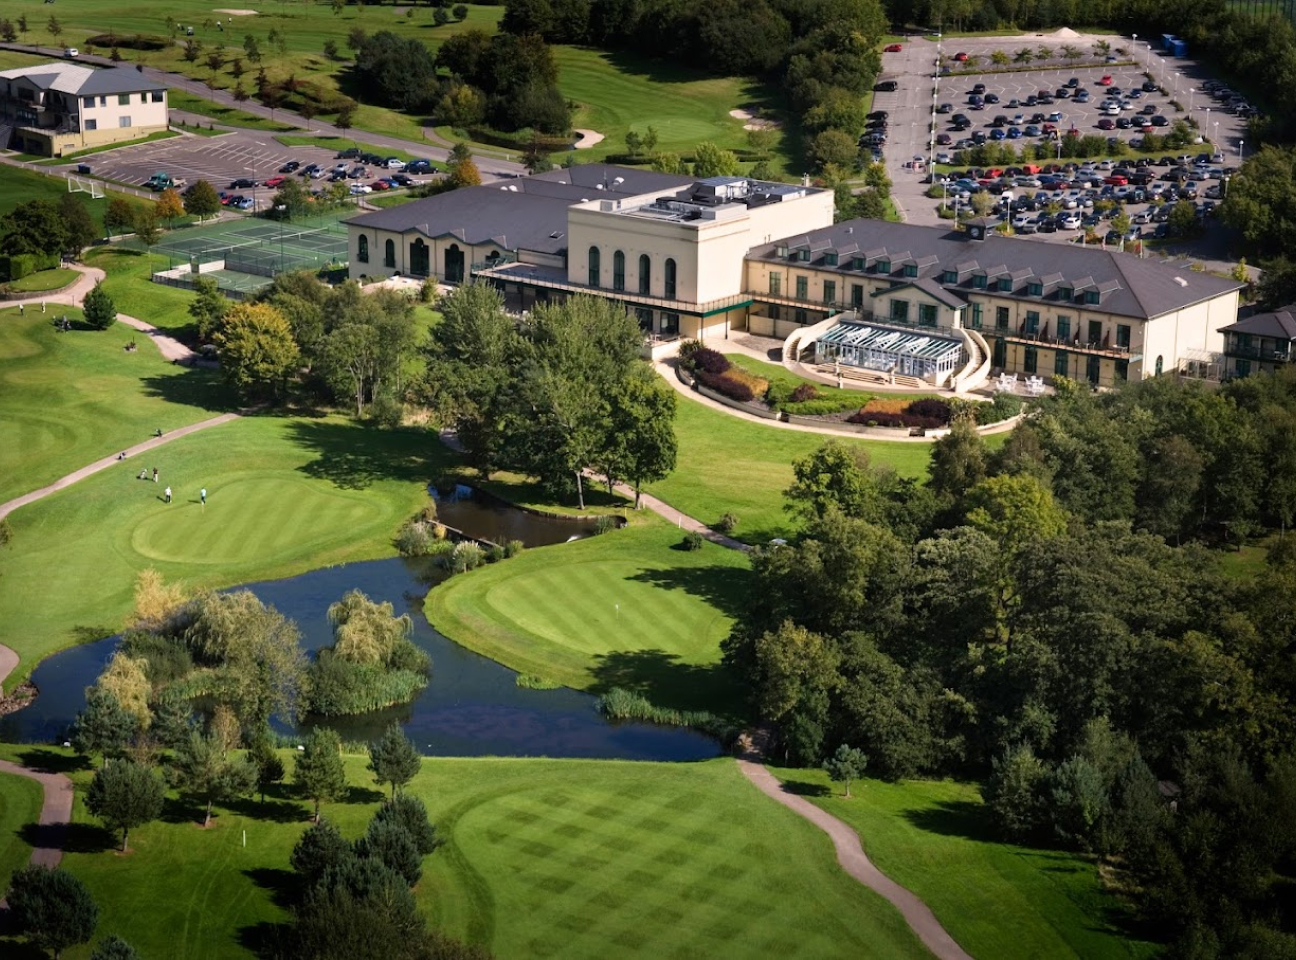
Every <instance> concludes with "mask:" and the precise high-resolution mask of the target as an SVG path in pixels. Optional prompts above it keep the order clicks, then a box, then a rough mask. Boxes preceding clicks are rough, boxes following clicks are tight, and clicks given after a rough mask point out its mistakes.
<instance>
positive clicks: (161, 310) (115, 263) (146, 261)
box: [82, 244, 197, 342]
mask: <svg viewBox="0 0 1296 960" xmlns="http://www.w3.org/2000/svg"><path fill="white" fill-rule="evenodd" d="M82 259H84V260H85V262H86V263H87V264H89V265H90V266H92V267H98V268H99V269H100V270H102V271H104V273H105V274H106V276H105V277H104V281H103V286H104V289H105V290H107V291H108V293H109V295H110V296H111V297H112V298H113V301H114V302H115V303H116V304H117V309H118V310H120V311H121V312H122V313H127V314H129V315H130V316H132V317H137V318H138V319H140V320H147V321H148V322H149V323H151V324H153V325H154V326H155V327H158V328H159V329H162V330H165V331H166V332H167V333H169V334H171V335H172V336H178V337H179V338H180V339H182V340H187V341H189V342H197V330H196V329H195V328H194V325H193V317H191V316H189V304H190V303H192V302H193V298H194V296H193V294H192V293H191V292H189V291H188V290H182V289H180V288H178V287H166V286H163V285H162V284H160V283H154V282H153V281H152V280H151V279H150V277H152V276H153V272H154V271H155V270H164V269H166V267H167V263H168V260H167V258H166V257H164V256H162V255H160V254H156V253H144V252H142V251H139V250H130V249H127V248H126V247H121V246H117V245H116V244H112V245H108V246H102V247H94V248H92V249H90V250H87V251H86V252H85V255H84V256H83V258H82Z"/></svg>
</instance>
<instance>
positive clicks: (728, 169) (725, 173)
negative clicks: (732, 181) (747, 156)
mask: <svg viewBox="0 0 1296 960" xmlns="http://www.w3.org/2000/svg"><path fill="white" fill-rule="evenodd" d="M737 173H738V157H737V155H736V154H735V153H734V152H733V151H732V150H722V149H720V148H719V147H717V146H716V145H715V144H714V143H712V142H711V141H710V140H704V141H702V142H701V143H699V144H698V145H697V146H696V147H694V148H693V176H695V177H697V178H698V179H699V180H701V179H704V178H706V177H732V176H735V175H736V174H737Z"/></svg>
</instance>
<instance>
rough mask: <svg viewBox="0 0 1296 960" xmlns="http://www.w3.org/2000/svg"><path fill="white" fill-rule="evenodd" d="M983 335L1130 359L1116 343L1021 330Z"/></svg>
mask: <svg viewBox="0 0 1296 960" xmlns="http://www.w3.org/2000/svg"><path fill="white" fill-rule="evenodd" d="M982 333H983V334H989V335H990V336H993V337H1003V338H1005V339H1007V340H1021V341H1023V342H1025V343H1040V344H1044V345H1046V346H1050V347H1065V348H1066V349H1067V350H1083V351H1086V352H1089V353H1101V354H1105V355H1107V356H1112V357H1125V358H1130V356H1131V353H1130V348H1129V347H1128V346H1121V345H1120V344H1116V343H1103V342H1102V341H1099V340H1085V339H1082V338H1080V337H1059V336H1057V334H1055V333H1048V334H1042V333H1027V332H1025V331H1022V330H1008V329H994V330H984V331H982Z"/></svg>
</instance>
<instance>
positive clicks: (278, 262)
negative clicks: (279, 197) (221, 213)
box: [124, 210, 355, 277]
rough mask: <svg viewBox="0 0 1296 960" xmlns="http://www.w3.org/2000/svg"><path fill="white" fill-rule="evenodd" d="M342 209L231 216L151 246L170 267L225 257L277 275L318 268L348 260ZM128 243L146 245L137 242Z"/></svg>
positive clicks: (229, 264) (231, 265)
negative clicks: (288, 216) (285, 216)
mask: <svg viewBox="0 0 1296 960" xmlns="http://www.w3.org/2000/svg"><path fill="white" fill-rule="evenodd" d="M354 213H355V211H354V210H340V211H337V212H335V213H331V214H328V215H326V216H323V217H316V218H313V219H311V220H294V221H276V220H260V219H253V218H250V217H249V218H247V219H240V220H231V221H226V222H224V223H216V224H212V225H210V226H200V227H188V228H183V229H179V230H173V231H170V232H169V233H167V234H165V235H164V236H163V237H162V239H161V241H159V242H158V243H157V244H156V245H155V246H154V247H153V249H152V252H153V253H154V254H156V255H160V256H163V257H166V258H167V260H168V261H169V262H168V264H167V266H168V268H170V267H173V266H176V265H177V264H182V263H199V264H202V263H212V262H214V261H216V260H223V261H225V266H226V269H227V270H230V271H234V272H237V273H248V274H256V275H258V276H263V277H273V276H275V275H276V274H278V273H281V272H283V271H285V270H311V269H314V270H318V269H320V268H323V267H326V266H328V265H330V264H338V263H345V262H346V261H347V257H348V253H347V231H346V227H345V226H343V224H342V220H343V219H344V218H346V217H348V216H352V215H354ZM124 245H125V246H129V247H133V248H135V249H144V245H143V244H142V243H140V242H139V241H138V240H135V239H131V240H127V241H125V244H124Z"/></svg>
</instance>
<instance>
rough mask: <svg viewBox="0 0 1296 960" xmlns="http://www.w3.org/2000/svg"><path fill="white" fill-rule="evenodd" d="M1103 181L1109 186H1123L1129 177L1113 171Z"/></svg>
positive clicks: (1126, 183)
mask: <svg viewBox="0 0 1296 960" xmlns="http://www.w3.org/2000/svg"><path fill="white" fill-rule="evenodd" d="M1103 183H1105V184H1107V185H1108V186H1109V187H1124V186H1126V185H1128V184H1129V177H1126V176H1124V175H1123V174H1119V173H1114V174H1112V175H1111V176H1110V177H1107V178H1106V179H1105V180H1103Z"/></svg>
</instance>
